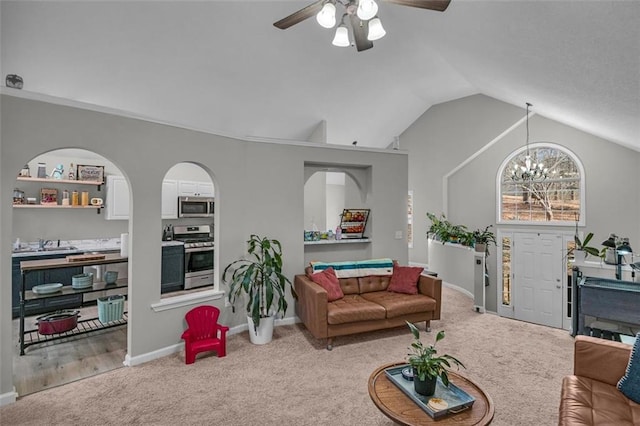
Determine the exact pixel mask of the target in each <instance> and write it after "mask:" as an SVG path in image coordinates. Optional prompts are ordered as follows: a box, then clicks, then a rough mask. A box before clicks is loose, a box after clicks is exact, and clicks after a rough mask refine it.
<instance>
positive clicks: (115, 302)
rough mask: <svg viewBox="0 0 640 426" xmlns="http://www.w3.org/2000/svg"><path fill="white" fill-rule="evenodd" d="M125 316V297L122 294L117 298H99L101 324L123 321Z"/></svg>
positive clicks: (116, 296)
mask: <svg viewBox="0 0 640 426" xmlns="http://www.w3.org/2000/svg"><path fill="white" fill-rule="evenodd" d="M123 314H124V296H123V295H121V294H118V295H115V296H107V297H99V298H98V319H99V320H100V322H112V321H119V320H121V319H122V315H123Z"/></svg>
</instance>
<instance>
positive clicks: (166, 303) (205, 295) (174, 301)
mask: <svg viewBox="0 0 640 426" xmlns="http://www.w3.org/2000/svg"><path fill="white" fill-rule="evenodd" d="M223 297H224V291H220V290H207V291H200V292H197V293H194V294H183V295H180V296H175V297H168V298H166V299H162V300H161V301H160V302H158V303H152V304H151V309H153V311H154V312H162V311H168V310H170V309H176V308H181V307H184V306H191V305H197V304H200V303H202V302H207V301H209V300H219V299H222V298H223Z"/></svg>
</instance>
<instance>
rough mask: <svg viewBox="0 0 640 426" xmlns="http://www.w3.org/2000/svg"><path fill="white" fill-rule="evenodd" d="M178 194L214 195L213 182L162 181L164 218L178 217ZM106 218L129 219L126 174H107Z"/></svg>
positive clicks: (192, 195)
mask: <svg viewBox="0 0 640 426" xmlns="http://www.w3.org/2000/svg"><path fill="white" fill-rule="evenodd" d="M178 196H190V197H213V184H212V183H208V182H195V181H188V180H172V179H165V180H163V181H162V218H163V219H177V218H178ZM105 210H106V214H105V219H107V220H129V185H128V184H127V180H126V179H125V178H124V176H113V175H110V176H107V200H106V201H105Z"/></svg>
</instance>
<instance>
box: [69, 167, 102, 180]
mask: <svg viewBox="0 0 640 426" xmlns="http://www.w3.org/2000/svg"><path fill="white" fill-rule="evenodd" d="M76 179H77V180H84V181H90V182H104V166H88V165H83V164H78V166H77V168H76Z"/></svg>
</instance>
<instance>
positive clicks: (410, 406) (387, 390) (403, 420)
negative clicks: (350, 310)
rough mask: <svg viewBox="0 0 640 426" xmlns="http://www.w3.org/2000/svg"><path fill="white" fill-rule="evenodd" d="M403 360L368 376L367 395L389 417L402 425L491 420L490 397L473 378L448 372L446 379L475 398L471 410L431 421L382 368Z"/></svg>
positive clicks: (462, 423)
mask: <svg viewBox="0 0 640 426" xmlns="http://www.w3.org/2000/svg"><path fill="white" fill-rule="evenodd" d="M402 364H406V362H393V363H391V364H386V365H383V366H381V367H379V368H377V369H376V370H375V371H374V372H373V373H371V376H370V377H369V396H371V399H372V400H373V403H374V404H375V405H376V407H378V408H379V409H380V411H382V412H383V413H384V414H385V415H386V416H387V417H389V418H390V419H391V420H393V421H395V422H397V423H400V424H402V425H409V426H413V425H429V424H436V423H437V424H438V425H449V424H455V425H478V426H480V425H488V424H489V423H491V420H493V411H494V406H493V401H492V400H491V397H490V396H489V395H488V394H487V393H486V392H485V391H483V390H482V388H481V387H480V386H478V385H477V384H476V383H474V382H473V381H471V380H469V379H467V378H466V377H463V376H461V375H460V374H457V373H454V372H452V371H451V372H449V380H450V381H451V383H454V384H455V385H456V386H458V387H459V388H460V389H462V390H464V391H465V392H467V393H468V394H469V395H471V396H473V397H474V398H475V402H474V403H473V407H471V409H468V410H465V411H462V412H460V413H458V414H449V415H447V416H446V417H443V418H440V419H438V420H434V419H433V418H431V416H429V415H428V414H427V413H426V412H424V411H423V410H422V408H420V407H419V406H418V405H417V404H416V403H415V402H413V401H412V400H411V399H410V398H409V397H408V396H407V395H405V394H404V392H402V391H401V390H400V389H398V387H397V386H396V385H395V384H394V383H393V382H391V381H390V380H389V378H388V377H387V375H386V374H385V372H384V370H385V369H387V368H389V367H393V366H396V365H402Z"/></svg>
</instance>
